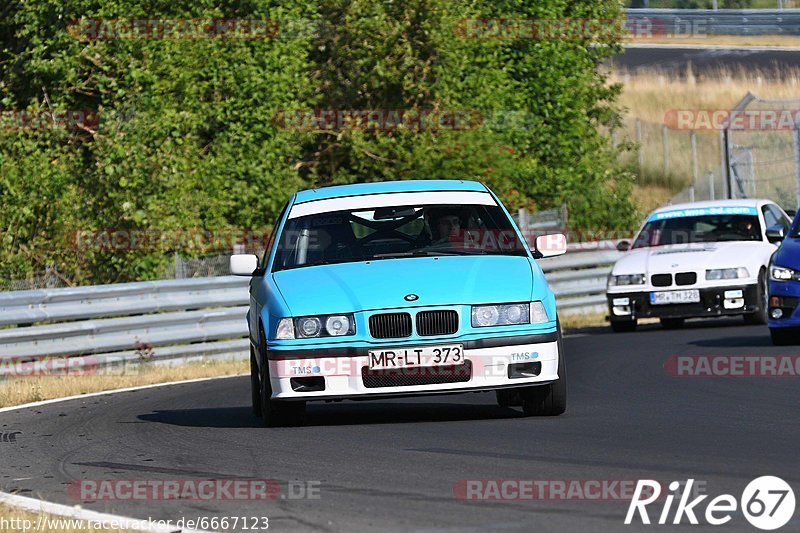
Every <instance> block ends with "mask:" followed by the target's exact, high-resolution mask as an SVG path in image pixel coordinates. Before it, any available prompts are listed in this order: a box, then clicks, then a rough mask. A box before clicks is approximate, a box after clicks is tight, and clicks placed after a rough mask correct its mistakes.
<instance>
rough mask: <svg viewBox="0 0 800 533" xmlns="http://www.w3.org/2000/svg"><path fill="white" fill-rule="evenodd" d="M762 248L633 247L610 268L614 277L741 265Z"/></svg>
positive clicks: (739, 244) (749, 244)
mask: <svg viewBox="0 0 800 533" xmlns="http://www.w3.org/2000/svg"><path fill="white" fill-rule="evenodd" d="M761 247H763V243H761V242H760V241H736V242H710V243H694V244H675V245H670V246H655V247H651V248H637V249H635V250H632V251H630V252H628V253H627V254H625V255H624V256H623V257H622V258H620V259H619V260H618V261H617V263H616V265H614V274H615V275H620V274H646V273H652V272H684V271H687V272H690V271H696V272H699V271H702V270H704V269H706V268H730V267H739V266H745V265H747V264H748V263H749V262H750V257H749V255H750V253H755V251H756V250H757V249H760V248H761Z"/></svg>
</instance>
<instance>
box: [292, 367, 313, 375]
mask: <svg viewBox="0 0 800 533" xmlns="http://www.w3.org/2000/svg"><path fill="white" fill-rule="evenodd" d="M291 371H292V374H316V373H317V372H319V367H318V366H293V367H291Z"/></svg>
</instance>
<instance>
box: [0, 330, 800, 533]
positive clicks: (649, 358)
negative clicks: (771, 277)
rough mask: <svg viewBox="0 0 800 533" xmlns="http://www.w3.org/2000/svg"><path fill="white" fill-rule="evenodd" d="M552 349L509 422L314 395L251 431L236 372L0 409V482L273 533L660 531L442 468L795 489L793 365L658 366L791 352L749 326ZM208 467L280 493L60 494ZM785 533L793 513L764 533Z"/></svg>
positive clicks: (491, 475) (470, 402)
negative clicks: (537, 409)
mask: <svg viewBox="0 0 800 533" xmlns="http://www.w3.org/2000/svg"><path fill="white" fill-rule="evenodd" d="M565 344H566V351H567V371H568V375H569V395H570V398H569V407H568V411H567V413H566V414H565V415H563V416H561V417H557V418H524V417H522V416H521V413H520V412H519V411H517V410H516V409H513V408H500V407H498V406H496V405H495V403H494V397H493V395H490V394H487V393H479V394H476V393H472V394H467V395H455V396H443V397H434V398H415V399H395V400H391V401H375V402H344V403H336V404H316V403H315V404H310V405H309V420H308V425H306V426H305V427H299V428H282V429H266V428H263V427H260V425H259V421H258V420H257V419H256V418H255V417H254V416H253V415H252V414H251V413H250V407H249V405H248V404H249V382H248V378H229V379H220V380H214V381H208V382H202V383H195V384H184V385H176V386H169V387H163V388H158V389H149V390H142V391H135V392H127V393H123V394H117V395H110V396H100V397H93V398H86V399H77V400H71V401H68V402H62V403H57V404H51V405H45V406H40V407H36V408H28V409H24V410H21V411H12V412H7V413H2V414H0V432H6V433H7V432H12V431H18V432H21V433H19V434H17V435H16V441H15V442H0V486H1V487H2V490H3V491H5V492H15V493H18V494H22V495H26V496H34V497H40V498H42V499H45V500H48V501H53V502H57V503H65V504H71V505H74V504H76V503H81V504H82V505H83V507H84V508H86V509H92V510H95V511H100V512H110V513H115V514H119V515H123V516H133V517H136V518H144V519H147V518H148V517H154V518H161V519H173V520H177V519H179V518H181V517H185V518H193V517H201V516H248V517H252V516H268V517H269V520H270V529H271V530H274V531H354V532H355V531H379V530H380V531H532V530H533V531H536V530H538V531H618V530H625V531H636V530H643V531H644V530H653V529H658V530H661V531H663V530H672V529H676V528H675V526H649V527H647V526H642V525H639V526H638V527H626V526H624V525H623V519H624V516H625V512H626V510H627V505H628V502H627V501H584V500H570V501H530V500H526V501H503V502H498V501H468V500H464V499H461V498H457V497H455V496H454V486H457V484H458V482H459V481H460V480H487V479H493V480H497V479H510V480H518V479H528V480H637V479H641V478H652V479H657V480H661V481H664V482H669V481H672V480H686V479H687V478H694V479H696V480H699V481H702V482H704V483H705V492H706V493H707V494H709V495H710V496H712V497H713V496H716V495H719V494H723V493H730V494H733V495H734V496H735V497H737V498H738V497H739V496H740V495H741V491H742V489H743V488H744V487H745V486H746V485H747V483H748V482H749V481H750V480H751V479H753V478H755V477H759V476H762V475H777V476H780V477H782V478H784V479H785V480H786V481H787V482H789V483H790V484H791V485H792V486H793V487H794V490H795V493H797V494H798V496H800V460H798V452H800V410H798V390H799V389H798V383H800V381H798V379H800V378H796V377H795V378H792V377H787V378H747V379H742V378H687V377H674V376H670V375H668V374H667V373H666V372H665V370H664V363H665V361H666V360H667V358H668V357H670V356H673V355H700V354H716V355H775V354H797V353H798V349H797V348H796V347H794V348H792V347H789V348H775V347H773V346H771V344H770V341H769V336H768V333H767V330H766V328H765V327H756V326H743V325H741V321H740V320H728V321H721V322H698V323H690V324H689V325H688V326H687V327H686V328H685V329H683V330H679V331H664V330H661V329H660V328H659V327H658V326H645V327H643V328H642V329H640V331H638V332H635V333H625V334H611V333H608V332H606V330H605V329H603V330H595V331H590V332H588V333H587V334H582V335H578V336H571V337H569V338H567V339H566V341H565ZM222 478H228V479H231V478H232V479H242V478H259V479H275V480H278V481H279V483H280V484H281V487H282V488H281V491H282V495H281V497H278V498H276V499H275V500H272V501H266V502H265V501H255V502H254V501H241V500H239V501H231V500H224V501H202V502H197V501H195V502H191V501H96V502H78V501H76V500H74V499H71V498H70V497H69V496H68V495H67V490H66V487H67V484H68V483H69V482H70V481H73V480H81V479H94V480H98V479H113V480H116V479H131V480H142V479H162V480H168V479H198V480H199V479H222ZM289 481H294V482H298V481H299V482H306V481H312V482H318V483H319V485H318V488H319V498H318V499H299V500H295V499H290V498H287V489H285V485H286V484H287V483H288V482H289ZM709 499H710V498H709ZM706 501H708V500H706ZM703 508H704V505H702V506H701V509H703ZM660 510H661V507H658V508H657V509H655V510H653V511H652V512H651V517H652V518H653V519H654V520H655V519H657V516H658V514H659V513H660ZM671 519H672V515H670V520H671ZM683 529H684V530H685V529H686V526H684V527H683ZM690 529H691V530H692V531H706V530H712V529H714V528H711V527H703V526H694V527H691V528H690ZM731 529H734V530H742V531H755V529H754V528H752V526H749V524H748V523H747V522H746V520H745V519H744V517H743V516H742V515H741V514H738V515H735V516H734V518H733V520H732V521H731V522H730V523H729V524H727V525H726V526H724V527H718V528H716V530H717V531H721V530H725V531H728V530H731ZM798 530H800V513H795V517H794V518H793V520H792V521H791V522H790V523H789V524H788V525H787V526H786V527H784V528H783V529H781V530H780V531H798Z"/></svg>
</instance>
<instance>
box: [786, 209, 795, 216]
mask: <svg viewBox="0 0 800 533" xmlns="http://www.w3.org/2000/svg"><path fill="white" fill-rule="evenodd" d="M785 213H786V214H787V215H789V217H790V218H794V217H796V216H797V211H795V210H794V209H787V210H786V211H785Z"/></svg>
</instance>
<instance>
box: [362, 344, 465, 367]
mask: <svg viewBox="0 0 800 533" xmlns="http://www.w3.org/2000/svg"><path fill="white" fill-rule="evenodd" d="M463 362H464V347H463V345H461V344H448V345H444V346H422V347H419V348H390V349H385V350H370V351H369V367H370V368H371V369H372V370H383V369H388V368H413V367H423V366H442V365H453V364H460V363H463Z"/></svg>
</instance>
